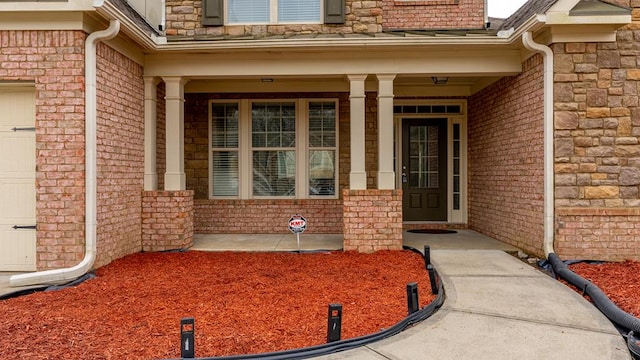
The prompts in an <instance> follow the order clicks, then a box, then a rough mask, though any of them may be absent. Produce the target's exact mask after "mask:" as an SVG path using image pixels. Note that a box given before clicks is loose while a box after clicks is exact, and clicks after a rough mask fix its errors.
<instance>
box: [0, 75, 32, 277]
mask: <svg viewBox="0 0 640 360" xmlns="http://www.w3.org/2000/svg"><path fill="white" fill-rule="evenodd" d="M34 101H35V90H34V88H33V87H27V86H12V85H2V84H0V271H31V270H35V257H36V256H35V255H36V230H35V224H36V210H35V204H36V195H35V176H36V171H35V166H36V165H35V158H36V157H35V128H34V126H35V104H34Z"/></svg>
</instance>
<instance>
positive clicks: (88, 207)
mask: <svg viewBox="0 0 640 360" xmlns="http://www.w3.org/2000/svg"><path fill="white" fill-rule="evenodd" d="M119 31H120V21H118V20H111V23H110V24H109V27H108V28H107V29H105V30H101V31H96V32H93V33H91V34H90V35H89V36H88V37H87V40H86V41H85V48H84V67H85V74H84V77H85V95H84V103H85V167H86V169H85V214H86V215H85V252H84V258H83V259H82V261H81V262H80V263H78V264H77V265H75V266H73V267H69V268H63V269H54V270H46V271H38V272H33V273H26V274H19V275H13V276H11V277H10V278H9V283H10V284H11V286H28V285H37V284H59V283H64V282H68V281H71V280H74V279H76V278H78V277H80V276H82V275H84V274H85V273H87V272H88V271H89V270H91V268H92V267H93V263H94V262H95V260H96V238H97V235H96V223H97V221H96V213H97V201H96V198H97V174H98V171H97V164H96V162H97V156H96V143H97V140H96V117H97V109H96V102H97V95H96V46H97V45H98V42H99V41H104V40H109V39H113V38H114V37H115V36H116V35H118V32H119Z"/></svg>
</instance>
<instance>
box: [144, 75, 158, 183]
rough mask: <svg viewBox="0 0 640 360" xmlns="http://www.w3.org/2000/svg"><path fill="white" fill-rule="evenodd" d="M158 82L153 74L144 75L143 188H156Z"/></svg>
mask: <svg viewBox="0 0 640 360" xmlns="http://www.w3.org/2000/svg"><path fill="white" fill-rule="evenodd" d="M158 83H159V80H158V78H156V77H153V76H144V190H146V191H150V190H158V172H157V168H156V163H157V158H156V154H157V143H158V142H157V135H156V124H157V120H158V114H157V108H156V106H157V104H158V93H157V89H158Z"/></svg>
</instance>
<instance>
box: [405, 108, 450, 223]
mask: <svg viewBox="0 0 640 360" xmlns="http://www.w3.org/2000/svg"><path fill="white" fill-rule="evenodd" d="M402 148H403V149H402V190H403V198H402V206H403V220H404V221H446V220H447V119H404V120H403V121H402Z"/></svg>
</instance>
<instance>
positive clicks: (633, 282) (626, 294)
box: [569, 261, 640, 317]
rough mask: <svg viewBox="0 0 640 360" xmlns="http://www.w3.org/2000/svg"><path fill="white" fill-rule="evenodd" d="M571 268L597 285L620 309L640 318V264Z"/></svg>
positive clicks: (622, 263) (583, 265) (607, 264)
mask: <svg viewBox="0 0 640 360" xmlns="http://www.w3.org/2000/svg"><path fill="white" fill-rule="evenodd" d="M569 268H570V269H571V271H573V272H575V273H576V274H578V275H580V276H582V277H583V278H585V279H587V280H591V281H592V282H593V283H594V284H596V285H597V286H598V287H599V288H600V289H602V291H604V292H605V294H607V296H608V297H609V299H611V301H613V302H614V303H615V304H616V305H618V307H619V308H620V309H622V310H624V311H626V312H628V313H629V314H631V315H633V316H636V317H638V316H640V275H638V274H640V263H638V262H634V261H625V262H621V263H604V264H588V263H577V264H573V265H570V266H569ZM580 292H582V290H580Z"/></svg>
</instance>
